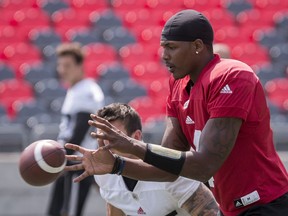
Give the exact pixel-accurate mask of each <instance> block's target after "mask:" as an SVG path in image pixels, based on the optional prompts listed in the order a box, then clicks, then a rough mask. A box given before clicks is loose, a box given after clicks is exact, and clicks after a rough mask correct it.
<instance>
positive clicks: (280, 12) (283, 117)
mask: <svg viewBox="0 0 288 216" xmlns="http://www.w3.org/2000/svg"><path fill="white" fill-rule="evenodd" d="M189 8H193V9H196V10H199V11H202V12H203V13H204V14H205V15H206V16H207V17H208V18H209V19H210V20H211V22H212V24H213V28H214V31H215V42H220V43H226V44H227V45H228V46H229V47H230V48H231V51H232V58H235V59H239V60H241V61H244V62H246V63H247V64H249V65H251V66H252V67H253V68H254V69H255V72H256V73H257V75H258V76H259V77H260V80H261V82H262V83H263V85H265V89H266V93H267V99H268V105H269V107H270V109H271V116H272V118H271V122H272V126H273V127H275V129H276V130H277V132H276V133H275V134H276V135H275V139H276V140H277V143H283V142H287V139H286V138H285V136H283V135H285V134H287V128H288V126H287V125H288V120H287V119H288V118H287V113H288V105H287V103H288V102H287V99H288V95H287V92H288V91H287V88H286V86H288V81H287V80H288V70H287V66H288V63H287V57H288V28H287V26H288V25H287V24H288V2H287V1H282V0H243V1H239V0H224V1H223V0H212V1H211V0H179V1H174V0H97V1H91V0H57V1H56V0H25V1H22V0H2V1H0V13H1V17H0V105H1V107H2V108H0V123H1V127H0V135H1V139H2V135H3V136H4V134H5V136H4V137H3V140H5V141H3V142H1V145H0V151H20V150H21V149H22V148H23V146H26V145H27V142H31V141H34V140H36V139H40V138H55V137H56V135H57V128H58V126H56V125H57V123H58V122H59V118H60V117H59V111H60V108H61V105H62V103H63V96H64V95H65V92H66V90H65V88H64V87H63V86H62V84H61V83H60V81H59V80H58V78H57V73H56V56H55V48H56V47H57V45H59V44H60V43H62V42H67V41H68V42H69V41H77V42H80V43H82V44H83V45H85V51H86V56H87V58H86V60H85V64H84V70H85V75H86V76H87V77H91V78H94V79H96V80H97V81H98V82H99V84H100V86H101V87H102V88H103V91H104V93H105V95H106V96H105V100H106V103H110V102H114V101H119V102H130V104H131V105H132V106H134V107H135V108H136V110H138V111H139V112H140V114H141V115H142V118H143V121H144V131H146V132H147V136H148V140H149V139H150V138H151V140H152V139H157V140H158V139H159V140H160V137H161V130H162V129H163V127H164V121H163V118H164V117H163V116H164V115H165V98H166V95H167V93H168V86H167V79H168V77H169V73H168V72H167V70H166V68H165V67H164V66H163V65H162V63H161V59H160V56H161V48H160V47H159V40H160V34H161V30H162V26H163V24H164V23H165V21H166V20H167V19H169V18H170V17H171V16H172V15H173V14H174V13H175V12H177V11H179V10H181V9H189ZM19 101H20V102H19ZM27 102H29V103H27ZM19 103H20V104H25V105H23V107H26V106H28V107H29V106H32V105H31V104H34V105H35V104H37V106H39V107H38V108H39V109H43V110H41V112H38V111H37V112H36V111H35V110H33V108H31V110H30V111H27V112H26V111H25V112H24V110H25V109H26V108H27V107H26V108H25V109H24V108H22V109H20V108H19ZM17 104H18V108H17ZM28 104H30V105H28ZM34 108H35V107H34ZM29 109H30V108H29ZM29 109H28V108H27V110H29ZM35 109H36V108H35ZM1 110H2V111H1ZM36 113H37V114H36ZM22 118H23V119H25V121H22V120H23V119H22ZM21 119H22V120H21ZM6 126H7V127H6ZM13 127H14V128H15V129H17V130H18V131H20V132H21V133H20V132H19V133H17V134H14V133H11V132H9V131H7V130H8V129H9V130H11V131H15V129H13ZM283 127H285V128H286V130H284V129H283ZM155 128H158V129H159V130H158V131H157V130H156V129H155ZM160 129H161V130H160ZM283 139H284V140H283ZM19 142H22V143H23V145H19ZM25 142H26V143H25ZM2 143H3V144H2ZM286 146H287V145H286ZM287 148H288V146H287Z"/></svg>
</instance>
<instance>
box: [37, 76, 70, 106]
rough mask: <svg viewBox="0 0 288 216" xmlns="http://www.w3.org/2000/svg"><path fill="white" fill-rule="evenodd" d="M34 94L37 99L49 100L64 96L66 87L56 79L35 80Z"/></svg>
mask: <svg viewBox="0 0 288 216" xmlns="http://www.w3.org/2000/svg"><path fill="white" fill-rule="evenodd" d="M34 91H35V96H36V97H37V100H45V101H46V102H51V101H52V100H53V99H55V98H59V97H64V96H65V95H66V89H65V88H64V87H63V86H62V85H61V84H60V83H59V81H58V80H57V79H46V80H41V81H39V82H37V83H36V84H35V85H34Z"/></svg>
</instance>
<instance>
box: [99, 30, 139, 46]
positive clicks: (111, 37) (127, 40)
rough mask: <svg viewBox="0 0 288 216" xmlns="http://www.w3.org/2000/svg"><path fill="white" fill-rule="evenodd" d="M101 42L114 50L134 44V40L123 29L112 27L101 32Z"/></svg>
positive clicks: (129, 33) (132, 36)
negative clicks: (109, 45)
mask: <svg viewBox="0 0 288 216" xmlns="http://www.w3.org/2000/svg"><path fill="white" fill-rule="evenodd" d="M103 41H104V42H105V43H107V44H111V45H112V46H114V47H115V48H116V49H120V48H121V47H123V46H125V45H127V44H131V43H135V42H136V38H135V37H134V35H132V34H131V32H129V31H128V30H127V29H126V28H124V27H112V28H109V29H107V30H105V31H104V32H103Z"/></svg>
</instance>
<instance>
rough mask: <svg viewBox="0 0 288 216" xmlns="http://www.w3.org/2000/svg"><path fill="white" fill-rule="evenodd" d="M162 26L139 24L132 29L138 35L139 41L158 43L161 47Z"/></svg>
mask: <svg viewBox="0 0 288 216" xmlns="http://www.w3.org/2000/svg"><path fill="white" fill-rule="evenodd" d="M162 29H163V28H162V27H161V26H159V25H158V26H150V27H147V26H145V25H137V26H135V27H133V29H131V31H132V32H133V33H134V34H135V35H136V37H137V40H138V42H139V43H143V44H147V45H148V44H149V46H150V45H151V44H152V45H153V44H157V45H158V47H159V44H160V36H161V32H162Z"/></svg>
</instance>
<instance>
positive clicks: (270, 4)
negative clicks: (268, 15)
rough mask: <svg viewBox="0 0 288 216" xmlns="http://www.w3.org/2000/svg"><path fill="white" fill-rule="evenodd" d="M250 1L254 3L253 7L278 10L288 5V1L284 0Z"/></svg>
mask: <svg viewBox="0 0 288 216" xmlns="http://www.w3.org/2000/svg"><path fill="white" fill-rule="evenodd" d="M250 1H251V3H252V4H253V7H255V8H257V9H263V10H267V9H270V10H275V11H277V10H279V9H282V8H287V7H288V2H287V1H282V0H250Z"/></svg>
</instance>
